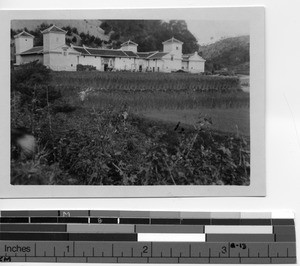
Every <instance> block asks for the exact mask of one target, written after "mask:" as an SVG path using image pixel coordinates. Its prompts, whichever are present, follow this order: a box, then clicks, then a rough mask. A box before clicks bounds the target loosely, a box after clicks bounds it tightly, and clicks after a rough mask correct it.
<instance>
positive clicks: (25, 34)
mask: <svg viewBox="0 0 300 266" xmlns="http://www.w3.org/2000/svg"><path fill="white" fill-rule="evenodd" d="M14 37H15V38H17V37H31V38H34V36H33V35H31V34H30V33H28V32H26V31H24V30H23V31H22V32H20V33H19V34H17V35H15V36H14Z"/></svg>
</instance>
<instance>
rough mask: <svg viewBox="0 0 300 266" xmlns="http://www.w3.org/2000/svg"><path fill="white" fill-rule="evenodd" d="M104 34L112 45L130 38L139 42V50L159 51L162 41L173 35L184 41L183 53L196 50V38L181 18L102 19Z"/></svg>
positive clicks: (115, 46) (118, 44)
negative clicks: (163, 19)
mask: <svg viewBox="0 0 300 266" xmlns="http://www.w3.org/2000/svg"><path fill="white" fill-rule="evenodd" d="M101 28H102V29H104V33H105V34H110V39H111V40H112V47H113V48H119V47H120V44H121V43H122V42H125V41H128V40H132V41H134V42H136V43H138V44H139V51H140V52H147V51H161V50H162V48H163V45H162V42H164V41H166V40H168V39H170V38H172V37H174V38H176V39H178V40H181V41H183V42H184V44H183V48H182V49H183V53H193V52H195V51H198V48H199V46H198V43H197V39H196V38H195V37H194V36H193V34H192V33H191V32H190V31H189V30H188V28H187V24H186V22H185V21H183V20H170V21H169V22H165V21H162V20H104V21H103V22H102V24H101Z"/></svg>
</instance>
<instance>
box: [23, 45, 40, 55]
mask: <svg viewBox="0 0 300 266" xmlns="http://www.w3.org/2000/svg"><path fill="white" fill-rule="evenodd" d="M42 53H43V46H35V47H32V48H30V49H29V50H27V51H24V52H22V53H21V55H30V54H42Z"/></svg>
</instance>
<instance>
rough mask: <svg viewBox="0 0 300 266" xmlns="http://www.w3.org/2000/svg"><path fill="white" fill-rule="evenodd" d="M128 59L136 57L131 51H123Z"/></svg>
mask: <svg viewBox="0 0 300 266" xmlns="http://www.w3.org/2000/svg"><path fill="white" fill-rule="evenodd" d="M123 53H125V54H126V55H127V56H129V57H137V54H136V53H134V52H132V51H123Z"/></svg>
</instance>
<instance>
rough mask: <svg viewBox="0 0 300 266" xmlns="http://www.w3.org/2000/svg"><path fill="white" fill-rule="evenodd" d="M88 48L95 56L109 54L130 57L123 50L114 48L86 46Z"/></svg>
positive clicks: (110, 55) (109, 55)
mask: <svg viewBox="0 0 300 266" xmlns="http://www.w3.org/2000/svg"><path fill="white" fill-rule="evenodd" d="M86 50H87V51H88V52H89V53H90V54H91V55H94V56H107V57H128V56H127V55H126V54H125V53H124V52H123V51H121V50H113V49H111V50H110V49H109V50H106V49H91V48H86Z"/></svg>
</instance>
